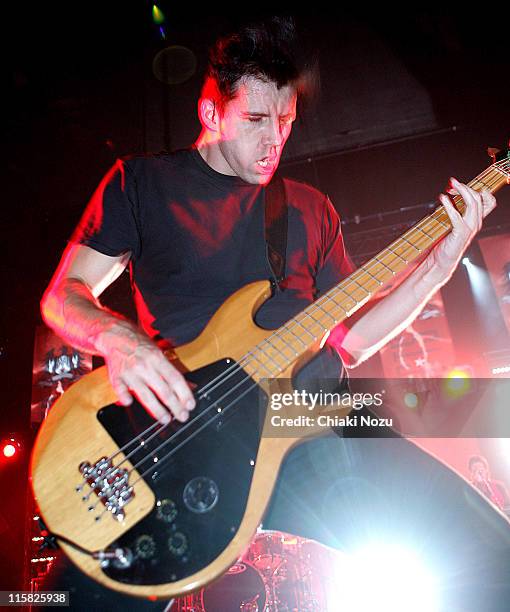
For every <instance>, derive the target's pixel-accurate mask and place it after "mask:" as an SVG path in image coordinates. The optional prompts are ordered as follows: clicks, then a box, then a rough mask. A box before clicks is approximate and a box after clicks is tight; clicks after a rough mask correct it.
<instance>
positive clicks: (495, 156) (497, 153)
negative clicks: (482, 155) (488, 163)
mask: <svg viewBox="0 0 510 612" xmlns="http://www.w3.org/2000/svg"><path fill="white" fill-rule="evenodd" d="M508 146H509V147H510V142H509V143H508ZM487 153H488V154H489V157H490V158H491V159H492V161H493V162H494V163H495V162H501V161H506V160H510V148H508V149H495V148H494V147H489V148H488V149H487Z"/></svg>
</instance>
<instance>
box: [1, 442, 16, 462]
mask: <svg viewBox="0 0 510 612" xmlns="http://www.w3.org/2000/svg"><path fill="white" fill-rule="evenodd" d="M3 453H4V457H7V459H10V458H11V457H14V455H15V454H16V447H15V446H14V444H4V448H3Z"/></svg>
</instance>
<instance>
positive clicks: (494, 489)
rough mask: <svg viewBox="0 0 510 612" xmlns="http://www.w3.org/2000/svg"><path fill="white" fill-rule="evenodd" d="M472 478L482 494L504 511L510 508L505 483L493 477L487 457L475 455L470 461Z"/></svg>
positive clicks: (472, 481)
mask: <svg viewBox="0 0 510 612" xmlns="http://www.w3.org/2000/svg"><path fill="white" fill-rule="evenodd" d="M468 467H469V473H470V479H471V483H472V484H473V486H475V487H476V488H477V489H478V490H479V491H480V493H482V495H485V497H486V498H487V499H488V500H489V501H491V502H492V503H493V504H494V505H495V506H497V507H498V508H499V509H500V510H501V511H502V512H506V513H507V514H508V511H509V510H510V499H509V497H508V493H507V490H506V487H505V485H504V483H502V482H497V481H495V480H493V479H492V478H491V474H490V469H489V462H488V461H487V459H485V457H481V456H480V455H473V456H472V457H470V458H469V462H468Z"/></svg>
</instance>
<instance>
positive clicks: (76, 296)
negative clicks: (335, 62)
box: [42, 27, 496, 422]
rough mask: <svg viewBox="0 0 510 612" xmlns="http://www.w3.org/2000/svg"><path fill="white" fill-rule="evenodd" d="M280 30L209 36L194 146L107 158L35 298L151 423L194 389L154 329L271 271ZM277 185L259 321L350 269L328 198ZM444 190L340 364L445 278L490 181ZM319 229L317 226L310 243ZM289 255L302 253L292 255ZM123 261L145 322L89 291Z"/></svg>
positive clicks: (186, 335) (181, 407) (189, 324)
mask: <svg viewBox="0 0 510 612" xmlns="http://www.w3.org/2000/svg"><path fill="white" fill-rule="evenodd" d="M286 34H288V30H285V28H281V29H280V31H278V27H276V29H275V27H267V28H264V27H258V28H257V27H253V28H246V29H245V30H243V31H241V32H240V33H238V34H237V35H234V36H232V37H230V38H226V39H223V40H221V41H219V42H218V43H217V45H216V47H215V49H214V50H213V52H212V54H211V61H210V65H209V69H208V75H207V78H206V81H205V85H204V87H203V91H202V96H201V98H200V101H199V118H200V121H201V124H202V132H201V134H200V137H199V138H198V140H197V142H196V143H195V147H194V148H193V149H191V150H189V151H185V152H179V153H177V154H174V155H168V156H160V157H154V158H134V159H132V160H126V161H119V162H118V163H117V164H116V166H115V167H114V168H112V170H111V171H110V173H109V174H108V175H107V176H106V177H105V179H104V181H103V182H102V184H101V185H100V187H99V188H98V190H97V192H96V194H95V195H94V197H93V199H92V201H91V203H90V204H89V207H88V210H87V212H86V213H85V216H84V218H83V219H82V223H81V224H80V227H79V228H78V231H77V232H76V234H75V236H74V239H73V241H71V243H70V245H69V248H68V249H67V251H66V253H65V254H64V257H63V258H62V261H61V264H60V266H59V269H58V270H57V272H56V274H55V276H54V278H53V279H52V281H51V283H50V286H49V287H48V289H47V291H46V293H45V296H44V298H43V301H42V313H43V316H44V319H45V321H46V322H47V324H48V325H49V326H50V327H52V328H53V329H54V330H55V331H56V332H57V333H58V334H59V335H60V336H62V337H63V338H64V339H65V340H67V341H68V342H69V343H71V344H73V345H74V346H75V347H76V348H78V349H80V350H83V351H86V352H89V353H93V354H98V355H101V356H102V357H104V359H105V362H106V365H107V367H108V372H109V376H110V380H111V383H112V385H113V388H114V389H115V391H116V393H117V396H118V398H119V401H120V402H121V403H122V404H124V405H129V404H130V403H131V401H132V395H135V396H137V397H138V399H139V400H140V401H141V403H142V404H143V405H144V406H145V407H146V409H147V410H148V411H149V412H150V413H151V414H152V415H153V416H154V417H155V418H157V419H159V420H160V421H161V422H168V421H169V419H170V418H171V417H172V416H174V417H175V418H177V419H178V420H180V421H185V420H186V419H188V417H189V412H190V411H191V410H192V409H193V407H194V405H195V401H194V398H193V394H192V392H191V390H190V388H189V386H188V385H187V383H186V381H185V380H184V378H183V376H182V375H181V374H180V373H179V372H178V371H177V370H176V369H175V368H174V367H173V366H172V365H171V364H170V363H169V362H168V361H167V359H166V358H165V357H164V355H163V353H162V352H161V350H160V349H159V348H158V346H157V344H156V342H155V341H154V339H157V338H164V339H166V340H167V341H170V342H171V343H182V342H186V341H189V340H190V339H191V338H192V337H194V336H196V335H197V334H198V333H199V332H200V331H201V330H202V329H203V327H204V325H205V324H206V323H207V320H208V318H210V316H211V315H212V314H213V312H214V310H215V309H216V308H217V307H218V306H219V305H220V304H221V303H222V301H223V300H224V299H225V298H226V297H227V296H228V295H229V294H230V293H232V292H233V290H235V289H237V288H239V287H241V286H242V285H243V284H246V283H247V282H249V281H251V280H257V279H260V278H267V277H268V276H269V273H270V272H269V269H268V267H267V265H266V263H265V262H264V261H263V259H262V258H263V253H264V248H265V245H264V242H263V235H262V234H261V233H260V232H258V231H257V230H256V229H254V225H255V224H256V223H257V220H258V219H259V217H258V216H257V215H259V216H260V214H261V210H262V206H263V187H264V186H265V185H267V184H268V183H269V181H270V180H271V177H272V176H273V174H274V172H275V171H276V169H277V167H278V164H279V161H280V157H281V154H282V151H283V148H284V146H285V143H286V141H287V139H288V137H289V136H290V133H291V130H292V123H293V121H294V119H295V116H296V103H297V98H298V94H299V93H300V88H301V85H302V80H301V75H300V74H299V72H298V70H297V68H296V66H295V64H294V63H293V60H292V57H291V55H290V54H289V51H288V46H287V44H286V40H285V36H286ZM279 35H280V36H281V39H279ZM190 182H191V184H190ZM286 191H287V198H288V200H289V202H288V206H289V208H290V213H289V251H290V253H288V257H287V259H288V261H289V268H290V269H288V270H287V277H286V279H285V281H284V285H283V286H284V288H285V290H284V291H283V292H282V294H281V295H278V296H276V297H274V298H273V299H272V300H269V303H268V304H266V305H264V306H263V308H262V312H261V313H259V315H258V322H260V323H261V324H266V325H265V326H267V327H277V326H278V325H280V324H282V323H284V321H285V320H287V319H289V318H290V317H291V316H293V315H294V314H296V312H298V311H299V310H300V309H302V308H303V307H304V306H306V304H307V303H309V302H310V301H311V300H312V299H313V298H314V297H316V296H317V295H318V293H320V292H323V291H325V290H327V289H329V288H330V287H331V286H332V285H334V284H335V283H337V282H339V281H340V280H341V279H342V278H343V277H344V276H345V275H346V274H347V273H348V272H349V271H350V268H349V265H348V260H347V259H346V257H345V256H344V251H343V243H342V237H341V232H340V224H339V220H338V216H337V215H336V213H335V211H334V209H333V207H332V205H331V203H330V202H329V201H328V200H327V199H326V198H325V197H324V196H322V195H321V194H319V193H318V192H316V191H315V190H313V189H311V188H309V187H307V186H304V185H300V184H297V183H295V182H292V181H286ZM450 193H455V194H459V195H460V196H462V198H463V199H464V201H465V203H466V207H467V209H466V212H465V214H464V216H461V215H460V214H459V212H458V211H457V210H456V208H455V207H454V205H453V204H452V202H451V201H450V198H449V197H448V196H446V195H444V194H443V195H441V196H439V198H440V200H441V202H442V204H443V205H444V207H445V209H446V211H447V213H448V215H449V217H450V219H451V222H452V226H453V229H452V231H451V233H450V234H449V235H448V236H447V237H446V238H445V239H444V240H443V241H442V242H441V243H440V244H439V245H438V246H436V247H435V248H434V249H433V250H432V251H431V253H430V254H429V255H428V257H427V258H426V259H425V260H424V261H423V262H422V263H421V265H420V266H419V267H418V268H417V269H416V270H415V271H414V273H413V274H412V275H411V276H410V277H409V278H408V279H407V280H405V281H404V282H403V283H402V284H401V285H400V286H399V287H398V288H397V289H395V290H394V291H393V292H392V293H391V294H390V295H389V296H388V297H386V298H385V299H384V300H383V301H381V302H379V303H378V304H376V305H375V306H374V307H373V308H371V309H369V310H368V312H367V313H366V314H365V316H363V317H361V318H360V319H359V320H357V321H356V323H354V324H353V325H352V326H351V328H350V329H348V328H346V330H345V337H344V338H343V341H342V343H341V346H339V347H338V349H339V352H340V354H341V356H342V358H343V360H344V363H345V364H346V365H347V366H349V367H353V366H355V365H357V364H359V363H360V362H362V361H363V360H364V359H366V358H367V357H369V356H370V355H371V354H373V353H375V352H376V351H377V350H379V349H380V348H381V347H382V346H383V345H384V344H385V343H386V342H388V341H389V340H390V339H391V338H392V337H394V336H395V335H397V334H398V333H399V332H400V331H402V330H403V329H405V327H406V326H407V325H409V324H410V323H411V321H412V320H413V319H414V318H415V317H416V316H417V314H418V313H419V312H420V309H421V308H422V307H423V305H424V304H425V303H426V302H427V300H428V299H429V298H430V296H431V295H432V294H433V293H435V292H436V291H437V290H438V289H439V288H440V287H441V286H442V285H443V284H444V283H446V282H447V280H448V279H449V278H450V276H451V275H452V273H453V271H454V270H455V268H456V266H457V264H458V262H459V260H460V258H461V256H462V254H463V253H464V251H465V250H466V248H467V246H468V245H469V243H470V242H471V240H472V238H473V236H474V235H475V233H476V232H477V231H478V230H479V229H480V227H481V224H482V219H483V217H484V216H485V215H486V214H487V213H489V212H490V211H491V210H492V209H493V208H494V206H495V204H496V202H495V199H494V197H493V196H492V195H491V194H489V193H488V192H482V193H481V194H479V193H477V192H475V191H473V190H472V189H470V188H469V187H467V186H465V185H462V184H460V183H459V182H458V181H456V180H455V179H452V184H451V189H450ZM297 217H300V220H296V218H297ZM247 220H248V221H247ZM163 228H164V230H165V231H166V232H167V233H165V232H164V231H163ZM259 229H260V226H259ZM317 232H320V233H321V236H320V237H319V238H317V236H316V237H315V242H314V243H313V245H310V244H308V243H309V242H310V240H313V236H314V233H315V234H316V233H317ZM218 236H219V238H218ZM247 240H248V241H253V242H249V251H250V252H249V261H250V265H249V266H245V268H243V265H242V262H240V263H238V265H237V266H232V265H229V264H231V263H232V261H233V260H236V261H238V262H239V260H240V258H242V257H245V256H246V255H247V253H246V252H244V251H243V248H246V246H247ZM300 241H301V242H300ZM305 243H306V244H305ZM311 246H313V247H314V248H315V252H314V251H313V250H312V248H311ZM317 250H318V251H319V252H318V253H317ZM312 257H315V260H314V261H311V260H310V258H312ZM298 258H301V259H303V258H304V260H303V261H300V262H299V263H294V264H293V262H294V261H295V260H296V259H298ZM128 264H129V265H130V266H131V274H132V278H133V281H134V287H135V299H136V305H137V310H138V315H139V319H140V322H141V326H142V328H143V329H140V328H139V327H138V326H136V325H135V324H133V323H131V322H129V321H126V320H124V319H122V318H121V317H119V316H118V315H116V314H115V313H112V312H109V311H107V310H106V309H105V308H103V307H102V306H101V304H100V303H99V301H98V297H99V296H100V295H101V293H102V292H103V291H104V289H105V288H106V287H108V285H110V283H112V282H113V281H114V280H115V279H116V278H117V277H118V276H119V274H120V273H121V272H122V271H123V270H124V268H125V267H126V266H127V265H128ZM215 265H216V266H218V265H219V266H221V267H222V268H223V269H221V270H219V271H218V270H214V268H213V266H215ZM211 275H213V278H214V283H216V285H217V287H216V288H214V287H213V286H212V285H213V284H214V283H212V282H211ZM204 285H205V286H206V287H207V291H205V292H204V290H203V289H202V287H203V286H204ZM151 338H152V339H151Z"/></svg>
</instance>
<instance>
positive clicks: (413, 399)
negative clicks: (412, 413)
mask: <svg viewBox="0 0 510 612" xmlns="http://www.w3.org/2000/svg"><path fill="white" fill-rule="evenodd" d="M418 403H419V402H418V396H417V395H416V393H411V392H408V393H406V394H405V395H404V404H405V405H406V406H407V407H408V408H410V409H411V410H416V408H418Z"/></svg>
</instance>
